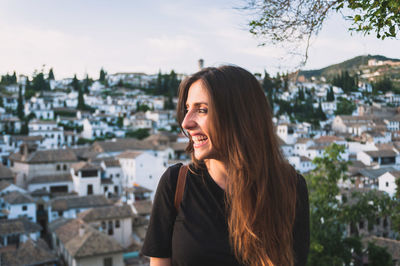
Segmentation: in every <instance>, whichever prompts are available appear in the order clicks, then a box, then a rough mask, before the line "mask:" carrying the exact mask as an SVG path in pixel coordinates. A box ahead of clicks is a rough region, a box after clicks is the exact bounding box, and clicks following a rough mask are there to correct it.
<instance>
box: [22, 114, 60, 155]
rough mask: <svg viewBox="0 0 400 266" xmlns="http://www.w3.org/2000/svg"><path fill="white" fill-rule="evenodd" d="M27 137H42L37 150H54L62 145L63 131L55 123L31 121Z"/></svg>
mask: <svg viewBox="0 0 400 266" xmlns="http://www.w3.org/2000/svg"><path fill="white" fill-rule="evenodd" d="M28 128H29V136H42V137H43V141H42V142H41V143H40V146H39V149H54V148H57V147H61V146H62V145H63V144H64V129H63V128H62V127H59V126H57V122H56V121H40V120H33V121H30V122H29V125H28Z"/></svg>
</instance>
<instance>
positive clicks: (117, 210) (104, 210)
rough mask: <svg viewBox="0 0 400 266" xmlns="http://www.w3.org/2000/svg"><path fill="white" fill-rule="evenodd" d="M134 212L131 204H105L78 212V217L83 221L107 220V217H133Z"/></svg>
mask: <svg viewBox="0 0 400 266" xmlns="http://www.w3.org/2000/svg"><path fill="white" fill-rule="evenodd" d="M133 216H134V213H133V211H132V208H131V206H129V205H122V206H107V207H100V208H94V209H89V210H86V211H84V212H81V213H79V214H78V217H79V218H81V219H82V220H83V221H85V222H92V221H98V220H108V219H122V218H130V217H133Z"/></svg>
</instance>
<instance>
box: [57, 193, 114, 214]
mask: <svg viewBox="0 0 400 266" xmlns="http://www.w3.org/2000/svg"><path fill="white" fill-rule="evenodd" d="M109 205H111V203H110V201H109V200H108V199H107V198H106V197H105V196H104V195H90V196H72V197H63V198H56V199H54V200H52V201H51V208H52V211H65V210H69V209H78V208H95V207H104V206H109Z"/></svg>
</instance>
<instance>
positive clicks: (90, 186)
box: [87, 185, 93, 195]
mask: <svg viewBox="0 0 400 266" xmlns="http://www.w3.org/2000/svg"><path fill="white" fill-rule="evenodd" d="M87 194H88V195H92V194H93V185H87Z"/></svg>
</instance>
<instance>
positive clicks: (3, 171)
mask: <svg viewBox="0 0 400 266" xmlns="http://www.w3.org/2000/svg"><path fill="white" fill-rule="evenodd" d="M4 178H14V175H13V172H12V171H11V169H10V168H8V167H7V166H4V165H2V164H1V163H0V179H4Z"/></svg>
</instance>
